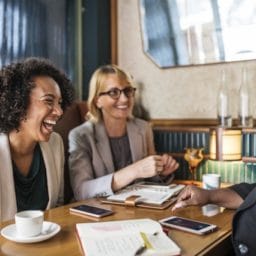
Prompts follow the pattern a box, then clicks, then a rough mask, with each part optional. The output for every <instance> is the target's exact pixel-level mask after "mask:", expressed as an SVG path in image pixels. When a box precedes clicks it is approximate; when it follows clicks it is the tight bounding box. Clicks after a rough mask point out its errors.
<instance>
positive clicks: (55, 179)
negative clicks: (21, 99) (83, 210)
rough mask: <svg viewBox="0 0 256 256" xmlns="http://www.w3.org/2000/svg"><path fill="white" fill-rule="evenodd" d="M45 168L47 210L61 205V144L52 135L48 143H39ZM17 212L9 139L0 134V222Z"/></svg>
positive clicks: (53, 134) (62, 153) (57, 136)
mask: <svg viewBox="0 0 256 256" xmlns="http://www.w3.org/2000/svg"><path fill="white" fill-rule="evenodd" d="M39 145H40V147H41V150H42V154H43V159H44V163H45V167H46V176H47V185H48V195H49V202H48V205H47V209H49V208H52V207H55V206H57V205H60V204H63V185H64V183H63V175H64V174H63V168H64V148H63V142H62V139H61V137H60V135H58V134H57V133H52V134H51V137H50V140H49V141H48V142H40V143H39ZM16 212H17V206H16V195H15V188H14V179H13V170H12V160H11V153H10V145H9V139H8V136H7V135H6V134H3V133H0V221H5V220H9V219H12V218H14V215H15V213H16Z"/></svg>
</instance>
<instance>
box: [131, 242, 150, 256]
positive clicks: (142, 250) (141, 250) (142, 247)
mask: <svg viewBox="0 0 256 256" xmlns="http://www.w3.org/2000/svg"><path fill="white" fill-rule="evenodd" d="M146 249H147V247H146V246H145V245H142V246H140V247H139V248H138V249H137V251H136V252H135V254H134V256H138V255H141V254H142V253H143V252H144V251H145V250H146Z"/></svg>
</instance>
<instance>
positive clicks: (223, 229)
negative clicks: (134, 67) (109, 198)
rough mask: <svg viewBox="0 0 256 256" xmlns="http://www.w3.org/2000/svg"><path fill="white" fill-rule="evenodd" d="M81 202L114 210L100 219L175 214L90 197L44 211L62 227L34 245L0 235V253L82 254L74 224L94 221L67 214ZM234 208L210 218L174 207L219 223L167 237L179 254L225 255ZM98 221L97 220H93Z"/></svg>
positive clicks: (28, 255)
mask: <svg viewBox="0 0 256 256" xmlns="http://www.w3.org/2000/svg"><path fill="white" fill-rule="evenodd" d="M80 203H89V204H91V205H95V206H101V207H105V208H108V209H111V210H113V211H115V214H114V215H111V216H107V217H104V218H102V219H101V220H102V221H110V220H124V219H137V218H151V219H154V220H159V219H161V218H165V217H168V216H171V215H174V213H172V212H171V210H170V208H168V209H166V210H152V209H144V208H137V207H127V206H119V205H109V204H102V203H101V202H99V201H98V200H97V199H90V200H86V201H84V202H79V203H73V204H70V205H65V206H62V207H58V208H55V209H51V210H49V211H46V212H45V220H47V221H52V222H56V223H58V224H59V225H60V226H61V231H60V232H59V233H58V234H57V235H56V236H54V237H53V238H51V239H49V240H46V241H43V242H40V243H34V244H21V243H15V242H11V241H8V240H6V239H5V238H3V237H2V236H0V255H8V256H14V255H15V256H43V255H47V256H48V255H54V256H58V255H60V256H63V255H69V256H78V255H83V252H82V249H81V247H80V244H79V241H78V238H77V235H76V231H75V224H76V223H82V222H93V221H95V220H92V219H88V218H86V217H81V216H78V215H73V214H70V213H69V207H70V206H71V205H72V206H73V205H78V204H80ZM233 214H234V211H232V210H223V209H222V211H221V213H220V214H218V215H216V216H213V217H206V216H203V214H202V210H201V208H200V207H189V208H186V209H181V210H177V211H176V212H175V215H178V216H183V217H187V218H192V219H195V220H200V221H205V222H209V223H212V224H216V225H218V227H219V229H218V231H216V232H213V233H211V234H207V235H205V236H199V235H194V234H190V233H185V232H183V231H178V230H174V229H171V230H170V231H169V236H170V237H171V238H172V239H173V240H174V241H175V242H176V243H177V244H178V245H179V247H180V248H181V251H182V255H186V256H192V255H225V253H226V252H228V251H229V249H230V248H231V240H230V235H231V221H232V217H233ZM96 221H97V220H96ZM13 222H14V221H8V222H4V223H1V224H0V228H3V227H4V226H6V225H8V224H11V223H13Z"/></svg>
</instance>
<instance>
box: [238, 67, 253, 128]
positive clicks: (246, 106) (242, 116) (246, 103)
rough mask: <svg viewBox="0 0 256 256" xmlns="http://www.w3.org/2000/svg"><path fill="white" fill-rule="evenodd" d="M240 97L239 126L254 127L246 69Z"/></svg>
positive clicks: (243, 73)
mask: <svg viewBox="0 0 256 256" xmlns="http://www.w3.org/2000/svg"><path fill="white" fill-rule="evenodd" d="M239 96H240V101H239V114H238V116H239V117H238V119H239V125H240V126H242V127H253V118H252V113H251V107H250V91H249V86H248V81H247V72H246V69H245V68H244V69H243V70H242V82H241V86H240V90H239Z"/></svg>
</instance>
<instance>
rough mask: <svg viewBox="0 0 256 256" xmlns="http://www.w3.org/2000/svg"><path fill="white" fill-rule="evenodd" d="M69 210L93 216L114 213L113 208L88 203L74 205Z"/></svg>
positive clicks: (99, 216)
mask: <svg viewBox="0 0 256 256" xmlns="http://www.w3.org/2000/svg"><path fill="white" fill-rule="evenodd" d="M69 210H70V212H71V213H72V212H73V213H78V214H85V215H88V216H91V217H97V218H101V217H104V216H108V215H111V214H113V213H114V212H113V211H111V210H108V209H104V208H99V207H95V206H91V205H87V204H82V205H78V206H74V207H71V208H70V209H69Z"/></svg>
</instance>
